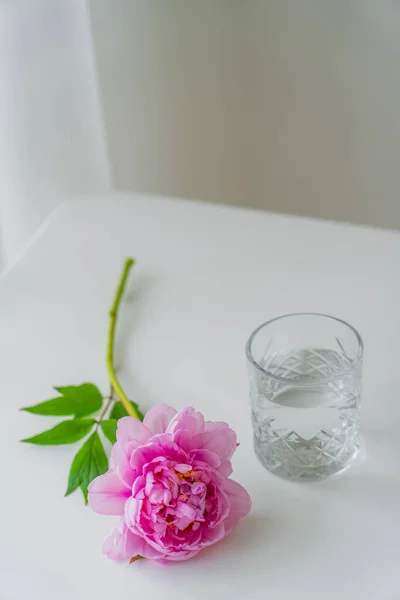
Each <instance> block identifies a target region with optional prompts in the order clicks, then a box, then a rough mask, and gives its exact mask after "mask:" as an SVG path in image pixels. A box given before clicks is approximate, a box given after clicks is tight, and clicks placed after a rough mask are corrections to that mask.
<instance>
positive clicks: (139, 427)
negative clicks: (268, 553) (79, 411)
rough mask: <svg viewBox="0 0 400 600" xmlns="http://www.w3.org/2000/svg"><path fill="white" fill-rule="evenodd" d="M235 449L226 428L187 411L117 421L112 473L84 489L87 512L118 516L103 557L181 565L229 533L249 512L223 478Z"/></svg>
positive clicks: (244, 497)
mask: <svg viewBox="0 0 400 600" xmlns="http://www.w3.org/2000/svg"><path fill="white" fill-rule="evenodd" d="M236 445H237V444H236V434H235V432H234V431H233V430H232V429H230V428H229V427H228V425H227V424H226V423H217V422H215V423H205V422H204V417H203V415H202V414H201V413H199V412H195V410H194V409H193V408H191V407H189V408H184V409H183V410H181V411H180V412H177V411H176V410H174V409H173V408H171V407H170V406H167V405H165V404H159V405H157V406H154V407H153V408H152V409H151V410H150V411H149V412H148V413H147V414H146V416H145V418H144V421H143V423H141V422H140V421H138V420H136V419H134V418H132V417H123V418H122V419H120V420H119V421H118V430H117V442H116V443H115V444H114V446H113V449H112V453H111V469H110V470H109V471H108V472H107V473H105V474H104V475H101V476H100V477H97V478H96V479H94V480H93V481H92V483H91V484H90V486H89V504H90V506H91V507H92V509H93V510H94V511H96V512H98V513H103V514H106V515H120V516H121V518H120V522H119V524H118V526H117V527H116V529H115V530H114V531H113V533H112V534H111V536H110V537H109V538H108V539H107V540H106V541H105V543H104V547H103V551H104V553H105V554H106V555H107V556H108V557H109V558H112V559H114V560H122V559H128V558H132V557H135V556H136V555H140V556H143V557H144V558H151V559H156V560H160V561H179V560H186V559H188V558H191V557H192V556H195V554H197V553H198V552H199V551H200V550H201V549H202V548H205V547H206V546H210V545H211V544H215V542H218V541H219V540H221V539H222V538H223V537H225V535H227V534H228V533H230V532H231V531H232V530H233V529H234V527H235V525H236V524H237V522H238V520H239V519H240V518H241V517H244V516H245V515H246V514H247V513H248V512H249V510H250V506H251V502H250V497H249V495H248V494H247V492H246V490H245V489H244V488H243V487H242V486H241V485H239V484H238V483H236V481H233V480H232V479H228V478H229V476H230V474H231V473H232V466H231V463H230V458H231V457H232V454H233V453H234V451H235V448H236Z"/></svg>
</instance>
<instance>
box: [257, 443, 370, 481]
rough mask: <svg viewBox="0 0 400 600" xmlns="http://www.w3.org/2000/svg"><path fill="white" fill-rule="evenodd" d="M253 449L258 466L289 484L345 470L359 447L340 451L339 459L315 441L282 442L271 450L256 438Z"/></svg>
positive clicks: (320, 477)
mask: <svg viewBox="0 0 400 600" xmlns="http://www.w3.org/2000/svg"><path fill="white" fill-rule="evenodd" d="M353 441H354V440H353ZM319 442H320V440H319ZM328 443H329V442H328ZM325 446H326V444H325ZM254 450H255V453H256V455H257V457H258V459H259V461H260V462H261V464H262V465H263V466H264V467H265V468H266V469H267V470H268V471H270V472H271V473H273V474H274V475H277V476H278V477H281V478H283V479H288V480H292V481H320V480H321V479H326V478H327V477H332V476H334V475H338V474H340V473H342V472H344V471H346V470H347V469H348V468H349V467H350V466H351V464H352V463H353V461H354V459H355V458H356V456H357V454H358V452H359V445H358V444H357V445H352V447H351V450H350V452H346V448H343V451H342V453H341V455H340V456H336V457H333V456H332V455H330V453H329V448H328V450H324V447H323V446H322V447H321V443H319V444H316V443H315V440H301V439H300V440H283V441H282V443H279V444H278V445H276V446H275V447H272V445H271V444H269V445H260V444H259V441H258V439H257V438H256V437H255V438H254ZM276 451H278V452H276ZM277 454H278V456H279V458H278V459H277Z"/></svg>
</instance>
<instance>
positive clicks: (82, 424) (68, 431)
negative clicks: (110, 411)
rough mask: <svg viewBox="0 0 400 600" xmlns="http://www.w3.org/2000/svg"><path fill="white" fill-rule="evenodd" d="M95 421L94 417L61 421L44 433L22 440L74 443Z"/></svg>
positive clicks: (43, 443)
mask: <svg viewBox="0 0 400 600" xmlns="http://www.w3.org/2000/svg"><path fill="white" fill-rule="evenodd" d="M95 423H96V421H95V420H94V419H71V420H70V421H61V423H59V424H58V425H56V426H55V427H53V428H52V429H48V430H47V431H43V433H39V434H38V435H34V436H33V437H30V438H26V439H24V440H21V442H29V443H30V444H41V445H44V446H48V445H56V444H72V443H73V442H77V441H78V440H81V439H82V438H83V437H85V435H87V434H88V433H89V431H90V430H91V429H92V427H93V425H94V424H95Z"/></svg>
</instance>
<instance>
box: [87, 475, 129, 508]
mask: <svg viewBox="0 0 400 600" xmlns="http://www.w3.org/2000/svg"><path fill="white" fill-rule="evenodd" d="M88 491H89V504H90V507H91V508H92V509H93V510H94V511H95V512H97V513H101V514H103V515H123V514H124V508H125V502H126V500H127V499H128V498H129V496H130V493H131V492H130V490H129V488H128V487H127V486H126V485H124V483H123V482H122V481H121V479H120V478H119V477H118V475H117V474H116V473H115V472H114V471H107V473H104V475H100V476H99V477H96V479H93V481H92V482H91V483H90V484H89V488H88Z"/></svg>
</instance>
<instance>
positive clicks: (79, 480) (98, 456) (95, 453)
mask: <svg viewBox="0 0 400 600" xmlns="http://www.w3.org/2000/svg"><path fill="white" fill-rule="evenodd" d="M107 469H108V460H107V456H106V453H105V452H104V448H103V445H102V443H101V441H100V438H99V434H98V433H97V431H95V432H94V433H93V434H92V435H91V436H90V438H88V439H87V440H86V442H85V443H84V444H83V446H82V448H80V449H79V450H78V452H77V453H76V455H75V458H74V460H73V461H72V465H71V469H70V471H69V477H68V487H67V491H66V492H65V495H66V496H69V494H71V493H72V492H73V491H74V490H76V489H77V488H78V487H80V488H81V490H82V493H83V497H84V498H85V504H87V490H88V485H89V483H90V482H91V481H93V479H94V478H95V477H97V476H98V475H103V473H105V472H106V471H107Z"/></svg>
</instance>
